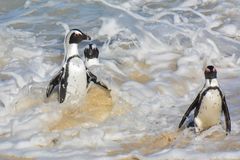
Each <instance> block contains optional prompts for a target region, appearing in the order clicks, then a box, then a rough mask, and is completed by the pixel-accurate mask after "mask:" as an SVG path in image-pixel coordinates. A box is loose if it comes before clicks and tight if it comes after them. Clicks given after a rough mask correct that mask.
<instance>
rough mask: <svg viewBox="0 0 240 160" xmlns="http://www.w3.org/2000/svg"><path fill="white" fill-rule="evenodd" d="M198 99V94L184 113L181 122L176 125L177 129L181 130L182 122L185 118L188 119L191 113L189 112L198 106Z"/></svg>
mask: <svg viewBox="0 0 240 160" xmlns="http://www.w3.org/2000/svg"><path fill="white" fill-rule="evenodd" d="M199 98H200V93H199V94H198V95H197V97H196V98H195V100H194V101H193V103H192V104H191V105H190V106H189V108H188V110H187V111H186V113H185V114H184V116H183V118H182V120H181V122H180V123H179V125H178V128H181V127H182V125H183V123H184V121H185V120H186V118H187V117H188V115H189V114H190V113H191V111H192V110H193V109H194V108H195V107H197V106H198V102H199Z"/></svg>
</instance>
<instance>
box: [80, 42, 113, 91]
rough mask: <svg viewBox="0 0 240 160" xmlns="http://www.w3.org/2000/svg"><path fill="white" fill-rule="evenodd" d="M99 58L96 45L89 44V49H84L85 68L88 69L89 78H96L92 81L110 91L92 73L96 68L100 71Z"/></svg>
mask: <svg viewBox="0 0 240 160" xmlns="http://www.w3.org/2000/svg"><path fill="white" fill-rule="evenodd" d="M98 56H99V51H98V48H97V46H96V45H95V44H89V45H88V47H86V48H85V49H84V57H85V66H86V68H87V73H88V74H89V76H90V77H91V78H93V77H95V78H94V79H92V80H91V81H93V82H94V83H96V84H98V85H100V86H102V87H103V88H105V89H108V87H107V86H106V85H105V84H104V83H103V82H101V81H99V80H97V77H96V76H95V75H93V73H92V71H93V72H94V70H95V69H96V68H97V70H99V69H100V67H99V66H100V63H99V59H98ZM100 77H101V76H100ZM108 90H110V89H108Z"/></svg>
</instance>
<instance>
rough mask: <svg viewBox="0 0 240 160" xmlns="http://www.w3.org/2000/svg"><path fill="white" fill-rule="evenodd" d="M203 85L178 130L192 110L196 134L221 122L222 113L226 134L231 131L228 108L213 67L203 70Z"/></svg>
mask: <svg viewBox="0 0 240 160" xmlns="http://www.w3.org/2000/svg"><path fill="white" fill-rule="evenodd" d="M204 74H205V79H206V81H205V85H204V87H203V89H202V90H201V91H200V93H199V94H198V95H197V97H196V99H195V100H194V101H193V103H192V104H191V105H190V107H189V108H188V110H187V111H186V113H185V114H184V116H183V118H182V120H181V122H180V124H179V128H181V127H182V125H183V123H184V121H185V120H186V118H187V117H188V115H189V114H190V112H191V111H192V110H194V109H195V111H194V127H195V131H196V132H201V131H203V130H206V129H208V128H210V127H212V126H214V125H217V124H219V123H220V122H221V113H222V111H223V113H224V116H225V122H226V132H227V133H229V132H230V131H231V120H230V115H229V111H228V106H227V103H226V100H225V96H224V95H223V93H222V91H221V89H220V88H219V85H218V81H217V70H216V69H215V67H214V66H211V65H210V66H207V67H206V69H205V72H204Z"/></svg>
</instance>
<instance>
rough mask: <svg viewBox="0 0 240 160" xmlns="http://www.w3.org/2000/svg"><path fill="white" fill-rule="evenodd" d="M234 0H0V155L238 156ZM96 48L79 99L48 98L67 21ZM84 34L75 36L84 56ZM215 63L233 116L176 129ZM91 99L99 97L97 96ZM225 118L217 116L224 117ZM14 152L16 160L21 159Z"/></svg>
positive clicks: (239, 32)
mask: <svg viewBox="0 0 240 160" xmlns="http://www.w3.org/2000/svg"><path fill="white" fill-rule="evenodd" d="M239 5H240V1H227V0H221V1H217V0H186V1H184V2H183V1H180V0H171V1H166V0H162V1H156V0H133V1H130V2H129V1H125V0H117V1H113V0H94V1H90V0H82V1H81V2H78V1H76V0H69V1H64V0H58V1H46V0H41V1H40V0H12V1H6V2H5V1H1V2H0V42H1V44H0V57H1V58H0V90H1V92H0V107H1V108H0V110H1V111H0V159H1V157H3V158H5V159H7V158H9V159H11V158H12V159H23V158H30V159H31V158H32V159H44V160H46V159H84V160H85V159H119V160H120V159H151V160H152V159H237V158H239V157H240V152H239V149H240V116H239V115H240V114H239V113H240V110H239V105H240V100H239V94H240V76H239V75H240V59H239V56H240V53H239V50H240V41H239V40H240V23H239V21H240V20H239V16H240V9H239ZM68 27H69V28H79V29H81V30H82V31H83V32H85V33H87V34H88V35H90V36H91V37H92V39H94V40H93V42H94V43H96V44H97V46H98V48H99V50H100V61H101V64H102V65H101V66H100V67H99V68H95V72H97V74H98V75H99V76H100V77H101V78H102V79H103V80H104V81H105V83H107V84H108V85H109V86H110V88H111V92H108V91H105V90H102V89H101V88H98V87H97V86H94V85H92V86H91V89H90V90H89V92H88V96H87V97H86V100H85V101H84V102H83V104H81V105H79V106H71V105H68V104H65V105H59V103H58V102H57V94H56V93H55V94H54V95H52V96H51V97H50V98H49V99H46V98H45V91H46V87H47V84H48V82H49V80H50V79H51V77H52V76H53V75H54V74H55V73H56V72H57V71H58V69H59V67H60V65H61V63H62V59H63V56H64V55H63V53H64V48H63V39H64V35H65V29H66V28H68ZM86 45H87V42H83V43H81V45H80V46H79V52H80V54H81V55H82V53H83V49H84V47H85V46H86ZM208 64H213V65H215V66H216V68H217V70H218V79H219V83H220V85H221V88H222V90H223V92H224V93H225V95H226V99H227V103H228V106H229V111H230V115H231V120H232V132H231V134H230V135H229V136H225V132H224V130H225V125H224V124H225V123H224V121H223V123H222V125H219V126H214V127H212V128H210V129H209V130H207V131H204V132H202V133H201V134H197V135H196V134H195V133H194V132H192V131H191V130H190V129H184V130H180V131H178V130H177V126H178V123H179V121H180V120H181V117H182V115H183V114H184V112H185V111H186V109H187V108H188V106H189V105H190V103H191V102H192V101H193V99H194V98H195V96H196V95H197V92H198V91H199V90H200V89H201V88H202V86H203V84H204V77H203V69H204V67H205V66H206V65H208ZM96 97H97V98H99V100H96ZM223 120H224V118H223ZM18 157H19V158H18Z"/></svg>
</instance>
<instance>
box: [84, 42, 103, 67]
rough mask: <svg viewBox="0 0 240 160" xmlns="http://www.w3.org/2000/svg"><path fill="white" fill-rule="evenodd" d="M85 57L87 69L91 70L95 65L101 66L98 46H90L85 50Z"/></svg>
mask: <svg viewBox="0 0 240 160" xmlns="http://www.w3.org/2000/svg"><path fill="white" fill-rule="evenodd" d="M84 57H85V65H86V67H87V68H90V67H91V66H94V65H100V64H99V59H98V57H99V51H98V48H97V46H96V45H94V44H89V45H88V48H85V49H84Z"/></svg>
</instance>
